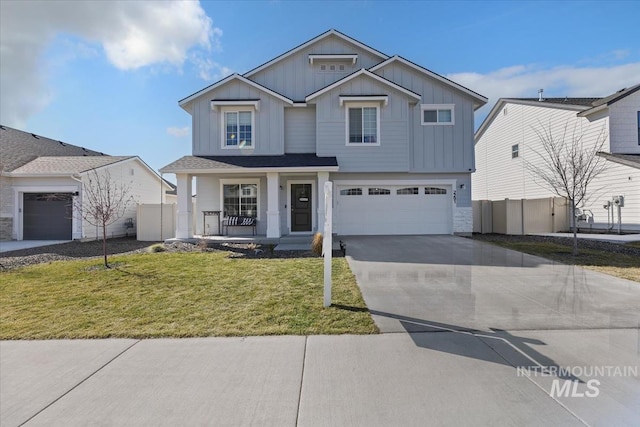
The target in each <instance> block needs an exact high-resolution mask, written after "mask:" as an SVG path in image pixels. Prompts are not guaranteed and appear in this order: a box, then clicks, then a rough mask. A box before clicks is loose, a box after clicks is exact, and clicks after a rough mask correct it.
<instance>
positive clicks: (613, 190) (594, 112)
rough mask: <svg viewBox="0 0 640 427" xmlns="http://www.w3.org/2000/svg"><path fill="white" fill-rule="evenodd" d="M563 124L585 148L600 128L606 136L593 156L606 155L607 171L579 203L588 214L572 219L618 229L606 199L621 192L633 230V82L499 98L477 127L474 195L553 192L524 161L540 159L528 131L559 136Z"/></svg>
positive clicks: (638, 222) (636, 128)
mask: <svg viewBox="0 0 640 427" xmlns="http://www.w3.org/2000/svg"><path fill="white" fill-rule="evenodd" d="M565 126H567V134H566V141H567V142H569V143H570V142H571V138H573V134H574V131H575V134H576V135H577V136H579V135H582V144H584V146H585V147H594V144H595V143H596V140H597V138H598V135H599V134H600V133H601V132H604V136H605V137H606V141H605V144H604V147H603V149H602V152H600V153H599V154H598V155H599V156H601V157H603V158H604V159H606V160H607V162H606V169H605V171H604V172H603V173H602V174H601V175H600V176H599V177H597V178H596V179H595V180H594V181H593V182H592V184H591V185H590V186H589V188H590V196H591V197H590V198H589V200H588V201H587V202H585V203H584V204H583V206H579V207H580V208H582V211H581V212H582V213H583V214H584V215H585V216H584V217H582V219H587V220H588V221H587V223H586V224H585V223H582V224H579V225H581V226H582V227H587V226H589V227H593V228H600V229H605V228H613V223H614V222H615V224H616V226H615V228H616V229H617V222H618V221H617V218H618V213H617V206H616V205H615V204H613V205H610V203H609V202H613V201H614V199H615V198H617V197H618V196H624V206H623V207H621V211H620V212H621V217H622V228H623V229H626V230H640V84H639V85H635V86H633V87H630V88H626V89H623V90H620V91H618V92H616V93H614V94H612V95H610V96H607V97H606V98H547V99H543V98H542V97H540V98H501V99H500V100H498V102H497V103H496V105H495V106H494V107H493V109H492V110H491V112H490V113H489V115H488V116H487V118H486V120H485V121H484V122H483V123H482V125H481V126H480V128H479V129H478V131H477V132H476V169H477V170H476V173H475V174H474V175H473V185H472V188H473V200H503V199H505V198H509V199H536V198H545V197H551V196H553V195H554V194H553V193H552V192H551V191H550V190H548V189H547V188H546V187H543V186H542V185H541V182H542V181H541V180H540V178H539V177H537V176H536V175H535V174H533V173H532V172H530V171H529V170H528V169H527V166H526V162H532V163H534V164H540V158H539V156H538V155H537V154H536V151H538V152H541V151H542V145H541V142H540V139H539V138H538V136H537V135H536V133H535V129H537V130H543V129H547V130H550V131H551V132H552V133H553V135H554V136H555V137H560V136H561V135H562V132H563V131H564V128H565ZM605 205H606V206H609V208H608V209H605V208H604V206H605ZM612 218H613V219H612ZM591 221H593V223H591Z"/></svg>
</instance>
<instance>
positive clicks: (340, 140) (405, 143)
mask: <svg viewBox="0 0 640 427" xmlns="http://www.w3.org/2000/svg"><path fill="white" fill-rule="evenodd" d="M380 94H387V95H388V96H389V102H388V104H387V105H386V106H385V105H384V104H381V105H380V123H379V126H380V145H376V146H367V144H362V145H361V146H360V145H349V146H347V145H346V142H347V129H346V109H347V108H348V105H349V104H348V103H345V104H344V105H342V106H340V97H339V96H340V95H380ZM316 141H317V145H316V150H317V153H318V156H320V157H323V156H335V157H337V159H338V164H339V165H340V170H341V171H344V172H408V171H409V100H408V98H407V96H406V95H404V94H402V93H400V92H397V91H395V90H393V89H391V88H389V86H387V85H384V84H382V83H380V82H378V81H375V80H374V79H371V78H369V77H364V76H362V77H359V78H357V79H354V80H351V81H349V82H346V83H345V84H343V85H340V86H338V87H336V88H335V89H333V90H331V91H329V92H327V93H325V94H323V95H322V96H320V97H318V99H317V101H316Z"/></svg>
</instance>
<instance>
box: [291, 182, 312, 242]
mask: <svg viewBox="0 0 640 427" xmlns="http://www.w3.org/2000/svg"><path fill="white" fill-rule="evenodd" d="M312 200H313V198H312V195H311V184H291V231H311V201H312Z"/></svg>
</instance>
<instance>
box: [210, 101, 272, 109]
mask: <svg viewBox="0 0 640 427" xmlns="http://www.w3.org/2000/svg"><path fill="white" fill-rule="evenodd" d="M225 106H234V107H239V106H243V107H244V106H252V107H253V108H254V109H255V110H256V111H258V110H259V107H260V100H259V99H247V100H245V99H239V100H234V101H229V100H215V99H214V100H213V101H211V109H212V110H213V109H214V108H216V107H225Z"/></svg>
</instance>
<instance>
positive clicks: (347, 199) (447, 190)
mask: <svg viewBox="0 0 640 427" xmlns="http://www.w3.org/2000/svg"><path fill="white" fill-rule="evenodd" d="M336 190H337V191H336V215H335V217H334V218H335V229H336V232H337V233H338V234H341V235H376V234H451V231H452V230H451V228H452V222H453V221H452V213H451V210H452V202H453V200H452V197H453V195H452V194H451V186H446V185H371V186H367V185H338V186H337V188H336Z"/></svg>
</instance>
